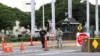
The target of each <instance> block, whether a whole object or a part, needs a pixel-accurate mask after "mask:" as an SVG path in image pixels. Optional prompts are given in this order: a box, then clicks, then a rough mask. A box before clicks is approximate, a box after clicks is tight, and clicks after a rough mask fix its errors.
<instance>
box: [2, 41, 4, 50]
mask: <svg viewBox="0 0 100 56" xmlns="http://www.w3.org/2000/svg"><path fill="white" fill-rule="evenodd" d="M4 45H5V41H4V40H2V50H4Z"/></svg>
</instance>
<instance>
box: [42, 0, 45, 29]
mask: <svg viewBox="0 0 100 56" xmlns="http://www.w3.org/2000/svg"><path fill="white" fill-rule="evenodd" d="M42 3H43V6H42V11H43V15H42V17H43V29H45V19H44V0H43V1H42Z"/></svg>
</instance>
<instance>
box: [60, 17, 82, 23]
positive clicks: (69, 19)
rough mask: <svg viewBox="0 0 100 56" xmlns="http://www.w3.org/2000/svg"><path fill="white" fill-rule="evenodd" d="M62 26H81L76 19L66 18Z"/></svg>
mask: <svg viewBox="0 0 100 56" xmlns="http://www.w3.org/2000/svg"><path fill="white" fill-rule="evenodd" d="M62 24H80V23H79V22H78V21H76V20H75V19H74V18H65V20H64V21H63V22H62Z"/></svg>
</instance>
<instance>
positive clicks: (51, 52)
mask: <svg viewBox="0 0 100 56" xmlns="http://www.w3.org/2000/svg"><path fill="white" fill-rule="evenodd" d="M74 51H78V50H61V51H50V52H45V53H39V54H36V55H53V54H62V53H65V52H74Z"/></svg>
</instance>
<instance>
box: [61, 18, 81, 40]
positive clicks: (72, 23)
mask: <svg viewBox="0 0 100 56" xmlns="http://www.w3.org/2000/svg"><path fill="white" fill-rule="evenodd" d="M79 24H80V23H79V22H77V21H76V20H75V19H74V18H66V19H65V20H64V21H63V22H62V23H61V29H62V31H63V37H62V39H63V40H75V39H76V33H77V31H78V30H77V26H78V25H79Z"/></svg>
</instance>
